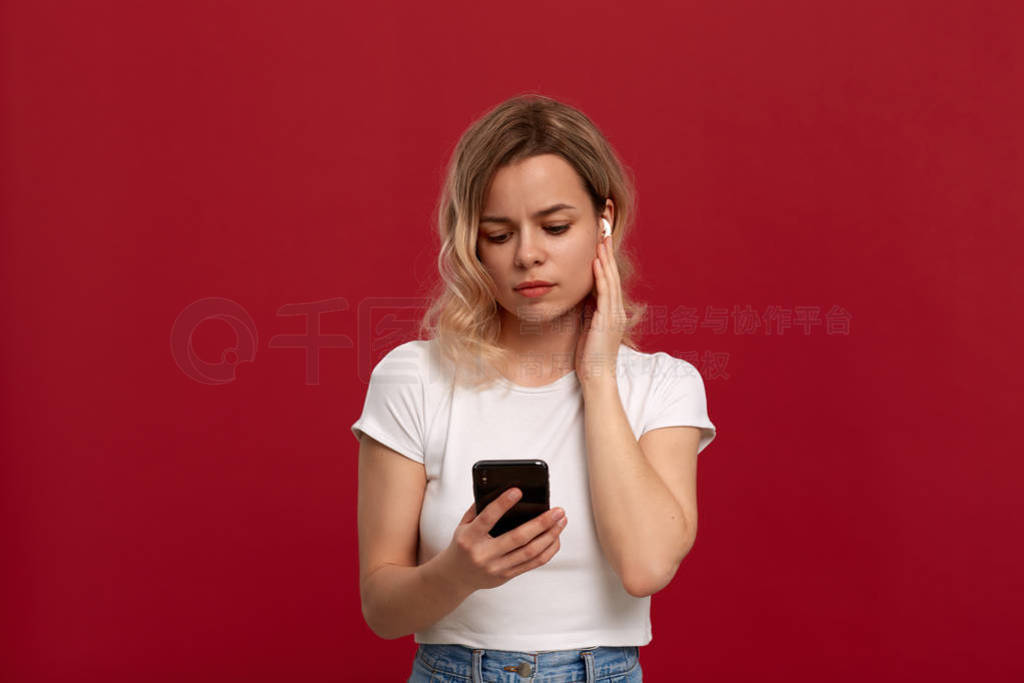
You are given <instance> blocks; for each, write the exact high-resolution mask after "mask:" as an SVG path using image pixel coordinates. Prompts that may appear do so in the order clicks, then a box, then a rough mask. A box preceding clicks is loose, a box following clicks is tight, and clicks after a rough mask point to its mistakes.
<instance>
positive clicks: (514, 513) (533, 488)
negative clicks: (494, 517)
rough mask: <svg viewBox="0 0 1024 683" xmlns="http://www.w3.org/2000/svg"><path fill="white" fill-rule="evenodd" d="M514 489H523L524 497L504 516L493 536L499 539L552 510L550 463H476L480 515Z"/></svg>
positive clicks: (474, 477) (492, 530)
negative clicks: (501, 496)
mask: <svg viewBox="0 0 1024 683" xmlns="http://www.w3.org/2000/svg"><path fill="white" fill-rule="evenodd" d="M513 487H515V488H518V489H519V490H521V491H522V492H523V497H522V498H520V499H519V500H518V501H516V504H515V505H513V506H512V508H511V509H509V511H508V512H506V513H505V514H504V515H502V516H501V519H499V520H498V521H497V523H496V524H495V525H494V527H493V528H492V529H491V531H490V534H491V536H495V537H496V536H500V535H501V534H503V533H505V532H506V531H510V530H511V529H515V528H516V527H517V526H519V525H520V524H523V523H524V522H528V521H530V520H531V519H533V518H534V517H536V516H537V515H540V514H542V513H544V512H546V511H547V510H548V509H550V507H549V506H550V501H549V495H550V486H549V483H548V464H547V463H546V462H544V461H543V460H478V461H477V462H475V463H474V464H473V496H474V498H475V499H476V513H477V514H480V513H481V512H482V511H483V509H484V508H485V507H487V506H488V505H490V504H491V503H492V502H493V501H494V500H495V499H496V498H497V497H498V496H500V495H501V494H502V493H504V492H505V491H507V490H508V489H510V488H513Z"/></svg>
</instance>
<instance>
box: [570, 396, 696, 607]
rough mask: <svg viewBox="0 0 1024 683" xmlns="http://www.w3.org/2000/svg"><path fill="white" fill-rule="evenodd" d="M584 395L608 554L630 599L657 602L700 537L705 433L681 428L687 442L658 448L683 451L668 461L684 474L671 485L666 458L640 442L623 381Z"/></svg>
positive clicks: (595, 497)
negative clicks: (700, 452)
mask: <svg viewBox="0 0 1024 683" xmlns="http://www.w3.org/2000/svg"><path fill="white" fill-rule="evenodd" d="M583 393H584V401H583V403H584V421H585V425H586V429H585V431H586V444H587V467H588V470H589V479H590V482H589V485H590V499H591V507H592V508H593V513H594V523H595V526H596V527H597V536H598V539H599V540H600V542H601V548H602V550H603V551H604V554H605V557H606V558H607V559H608V562H609V563H610V564H611V565H612V568H613V569H614V570H615V573H616V574H617V575H618V576H619V579H620V580H621V581H622V584H623V587H624V588H625V589H626V591H627V592H628V593H629V594H630V595H633V596H635V597H643V596H646V595H653V594H654V593H657V592H658V591H659V590H661V589H662V588H664V587H665V586H666V585H668V583H669V582H670V581H671V580H672V577H673V576H674V575H675V573H676V570H677V569H678V568H679V564H680V563H681V562H682V560H683V557H685V556H686V554H687V553H688V552H689V550H690V548H691V547H692V546H693V542H694V539H695V537H696V533H697V519H696V500H695V499H694V500H692V501H691V500H690V499H691V498H695V496H693V495H692V494H693V493H695V488H696V485H695V484H696V482H695V479H696V476H695V474H696V473H695V472H692V473H691V471H690V470H691V469H692V470H696V466H695V465H696V454H697V437H698V436H699V433H698V430H697V429H695V428H692V427H689V428H680V431H679V434H680V435H681V436H680V437H679V438H676V439H673V440H672V441H666V440H660V441H658V442H657V443H662V442H664V444H665V445H666V446H667V447H671V448H673V449H678V451H680V452H676V451H675V450H673V451H672V452H668V453H666V454H665V455H666V456H671V460H672V461H673V462H674V463H676V464H675V465H674V466H673V469H674V470H678V472H679V476H675V477H672V478H671V479H670V481H669V482H666V480H665V479H664V478H663V477H662V475H660V474H659V472H658V470H657V469H656V468H655V466H654V465H653V464H652V463H653V462H656V460H655V458H658V459H659V460H658V462H662V461H665V458H662V456H661V455H660V454H653V453H652V454H650V455H648V454H646V453H645V452H644V449H643V448H641V446H640V444H639V443H638V442H637V440H636V438H635V437H634V436H633V429H632V427H630V425H629V420H628V418H627V417H626V412H625V410H624V409H623V407H622V399H621V398H620V397H619V387H618V384H617V382H616V380H615V377H614V376H611V377H608V378H607V379H606V380H602V381H592V382H589V383H586V384H584V386H583ZM658 431H662V432H667V431H668V430H658ZM691 432H692V433H691ZM644 436H645V437H646V436H647V434H645V435H644ZM691 442H692V443H691ZM650 443H652V444H654V443H655V442H654V441H651V442H650ZM682 451H685V452H682ZM689 451H692V454H691V455H692V457H688V456H687V453H688V452H689ZM687 463H689V466H688V465H687ZM670 485H674V486H676V488H678V489H679V491H678V492H675V493H674V492H673V490H672V489H671V488H670ZM680 499H681V500H684V501H685V504H680V502H679V501H680Z"/></svg>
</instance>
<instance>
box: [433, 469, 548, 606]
mask: <svg viewBox="0 0 1024 683" xmlns="http://www.w3.org/2000/svg"><path fill="white" fill-rule="evenodd" d="M521 496H522V492H521V491H520V490H519V489H517V488H511V489H509V490H508V491H505V492H504V493H502V494H501V495H500V496H498V497H497V498H496V499H495V500H493V501H491V503H490V504H489V505H488V506H487V507H485V508H484V509H483V510H482V511H481V512H480V514H479V515H477V514H476V503H475V502H474V503H473V504H472V505H470V506H469V509H468V510H466V513H465V514H464V515H462V520H461V521H460V522H459V526H458V527H456V529H455V533H453V534H452V542H451V543H450V544H448V547H447V548H445V549H444V550H443V551H442V553H443V554H444V555H445V557H444V564H445V566H446V573H447V574H448V578H449V579H451V580H454V581H456V582H457V583H459V584H461V585H463V586H466V587H467V588H471V589H473V590H477V589H479V588H495V587H497V586H500V585H502V584H503V583H505V582H506V581H508V580H509V579H511V578H513V577H516V576H519V575H520V574H522V573H524V572H528V571H530V570H531V569H535V568H536V567H539V566H541V565H542V564H545V563H546V562H547V561H548V560H550V559H551V558H552V557H554V555H555V553H557V552H558V549H559V548H560V547H561V546H560V545H559V542H558V536H559V535H560V534H561V533H562V529H564V528H565V524H566V521H567V520H566V517H565V511H564V510H562V509H561V508H554V509H552V510H547V511H546V512H544V513H543V514H540V515H537V516H536V517H534V518H533V519H531V520H530V521H528V522H523V523H522V524H520V525H519V526H517V527H516V528H515V529H510V530H509V531H506V532H505V533H503V534H501V535H500V536H498V537H496V538H495V537H493V536H491V534H490V533H489V532H490V530H491V529H492V528H493V527H494V525H495V524H496V523H497V522H498V520H499V519H501V517H502V515H504V514H505V512H507V511H508V510H510V509H511V508H512V506H513V505H515V504H516V501H517V500H519V498H520V497H521ZM556 515H559V516H560V517H561V518H560V519H559V517H556Z"/></svg>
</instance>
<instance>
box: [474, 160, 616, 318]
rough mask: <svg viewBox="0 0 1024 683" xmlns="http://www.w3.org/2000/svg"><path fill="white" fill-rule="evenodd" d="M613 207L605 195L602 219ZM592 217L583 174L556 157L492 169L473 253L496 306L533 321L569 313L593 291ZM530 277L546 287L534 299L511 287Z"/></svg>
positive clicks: (594, 236)
mask: <svg viewBox="0 0 1024 683" xmlns="http://www.w3.org/2000/svg"><path fill="white" fill-rule="evenodd" d="M551 209H553V210H551ZM613 209H614V206H613V204H612V202H611V201H610V200H609V201H608V205H607V206H606V208H605V213H604V214H603V216H604V217H605V218H607V219H608V221H609V223H611V222H612V217H613V214H612V211H613ZM598 221H599V217H595V216H594V208H593V205H592V204H591V200H590V197H589V195H588V194H587V192H586V190H585V189H584V187H583V179H582V178H580V176H579V174H577V173H576V171H575V170H574V169H573V167H572V166H570V165H569V163H568V162H567V161H566V160H565V159H563V158H562V157H560V156H558V155H555V154H541V155H537V156H533V157H529V158H527V159H524V160H522V161H520V162H517V163H515V164H510V165H508V166H503V167H502V168H500V169H498V170H497V171H496V172H495V174H494V178H493V179H492V180H491V184H490V187H489V189H488V192H487V196H486V199H485V200H484V210H483V212H482V213H481V219H480V225H479V233H478V235H477V255H478V256H479V258H480V262H481V263H482V264H483V266H484V268H485V269H486V270H487V272H488V273H490V275H491V277H492V278H493V279H494V282H495V284H496V285H497V295H496V298H497V301H498V303H499V304H500V305H501V307H502V308H504V309H505V310H506V311H508V312H510V313H512V314H513V315H515V316H516V317H518V318H520V319H523V320H530V321H535V322H548V321H551V320H554V319H555V318H557V317H559V316H562V315H564V314H566V313H567V312H570V311H572V309H573V308H575V307H576V305H577V304H579V303H580V301H582V300H583V299H584V298H585V297H586V296H587V295H588V294H590V293H591V291H592V290H593V288H594V270H593V260H594V258H596V256H597V244H598V241H599V238H600V230H599V227H598ZM532 280H543V281H546V282H550V283H552V285H553V286H552V287H550V288H549V289H547V290H534V292H530V293H531V294H534V295H533V296H527V293H526V292H524V291H521V290H518V289H517V287H519V286H520V285H522V283H524V282H528V281H532Z"/></svg>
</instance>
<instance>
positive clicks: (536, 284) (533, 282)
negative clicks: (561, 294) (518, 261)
mask: <svg viewBox="0 0 1024 683" xmlns="http://www.w3.org/2000/svg"><path fill="white" fill-rule="evenodd" d="M553 284H554V283H552V282H548V281H546V280H527V281H526V282H524V283H522V284H520V285H517V286H516V289H517V290H522V289H527V288H528V287H550V286H552V285H553Z"/></svg>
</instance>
